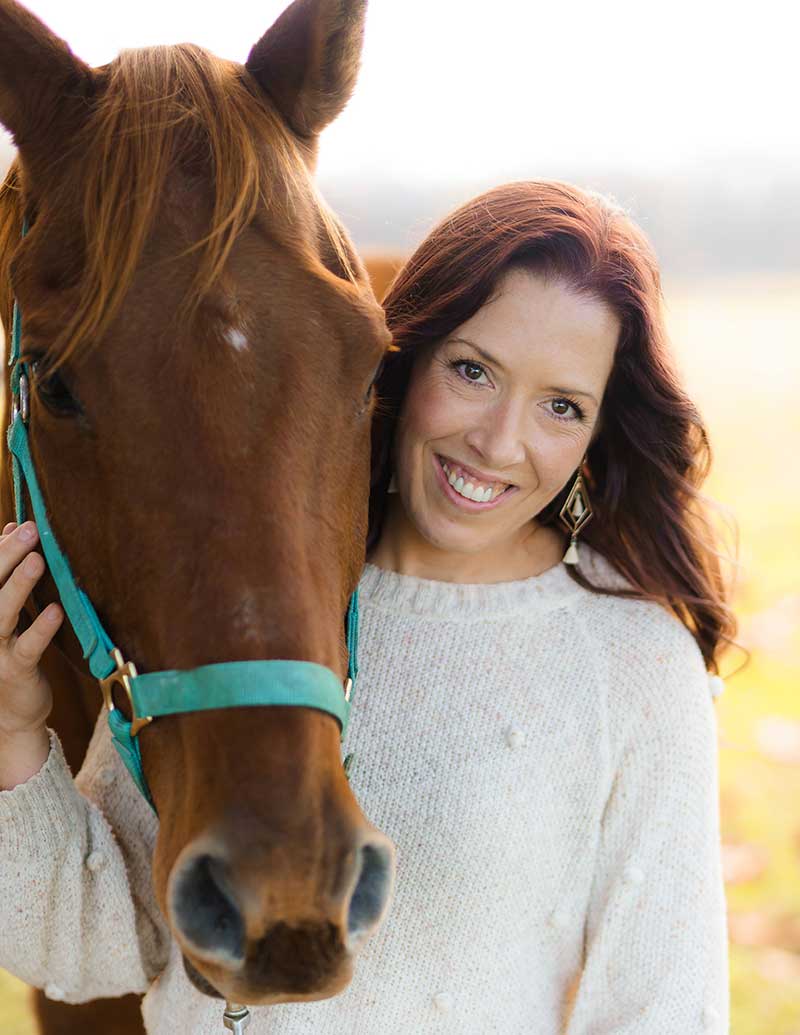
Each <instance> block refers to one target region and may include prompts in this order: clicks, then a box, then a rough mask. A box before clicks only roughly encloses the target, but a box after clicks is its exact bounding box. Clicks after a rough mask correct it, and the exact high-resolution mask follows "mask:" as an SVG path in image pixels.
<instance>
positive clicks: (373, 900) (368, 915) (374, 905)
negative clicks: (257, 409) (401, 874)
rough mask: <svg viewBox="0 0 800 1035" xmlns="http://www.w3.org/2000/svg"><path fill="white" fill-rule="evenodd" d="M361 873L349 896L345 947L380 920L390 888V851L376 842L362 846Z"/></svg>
mask: <svg viewBox="0 0 800 1035" xmlns="http://www.w3.org/2000/svg"><path fill="white" fill-rule="evenodd" d="M360 857H361V873H360V874H359V877H358V881H357V883H356V886H355V890H354V891H353V895H352V898H351V899H350V909H349V912H348V916H347V935H348V946H349V948H351V949H354V948H356V946H357V945H358V944H359V942H361V941H362V940H363V939H364V938H365V937H366V936H367V935H368V934H369V933H370V932H371V931H372V930H373V929H374V928H375V927H377V925H378V923H379V922H380V920H381V917H382V916H383V914H384V912H385V911H386V907H387V905H388V903H389V895H390V893H391V889H392V874H393V854H392V852H391V850H390V849H389V848H388V847H386V846H385V845H382V844H380V843H378V844H365V845H362V847H361V852H360Z"/></svg>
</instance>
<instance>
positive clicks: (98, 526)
mask: <svg viewBox="0 0 800 1035" xmlns="http://www.w3.org/2000/svg"><path fill="white" fill-rule="evenodd" d="M365 4H366V0H296V2H295V3H294V4H292V6H291V7H289V8H288V9H287V10H286V11H285V12H284V14H283V15H282V16H281V17H280V18H279V19H278V21H277V22H276V23H275V25H274V26H273V27H272V28H271V29H270V30H269V31H268V32H267V33H266V34H265V35H264V36H263V37H262V39H261V40H260V41H259V42H257V43H256V45H255V46H254V47H253V50H252V51H251V53H250V57H249V58H248V60H247V62H246V64H245V65H244V66H242V65H239V64H237V63H235V62H231V61H225V60H221V59H219V58H216V57H214V56H213V55H211V54H209V53H208V52H206V51H205V50H203V49H201V48H199V47H196V46H192V45H188V44H182V45H179V46H170V47H154V48H148V49H144V50H137V51H124V52H123V53H122V54H120V56H119V57H118V58H117V59H115V60H114V61H113V62H111V63H110V64H108V65H106V66H103V67H101V68H90V67H89V66H87V65H86V64H84V63H83V62H82V61H80V60H79V59H78V58H77V57H75V56H74V55H73V54H72V53H71V51H70V50H69V48H68V47H67V45H66V44H65V43H64V42H63V41H62V40H60V39H59V38H58V37H57V36H55V35H54V34H53V33H52V32H51V31H50V30H49V29H48V28H47V27H46V26H45V25H43V24H42V23H41V22H40V21H39V20H38V19H36V18H35V17H34V16H33V15H32V14H30V13H29V12H28V11H27V10H26V9H25V8H23V7H22V6H21V5H19V4H18V3H16V2H14V0H0V122H2V124H3V125H5V126H6V127H7V128H8V129H9V130H10V131H11V133H12V134H13V136H14V138H15V142H16V144H17V148H18V159H17V161H16V162H15V164H14V166H13V167H12V169H11V171H10V172H9V175H8V177H7V179H6V183H5V184H4V186H3V189H2V192H0V311H1V312H2V317H3V322H4V327H5V330H6V333H7V335H8V334H9V333H10V320H11V312H12V304H13V299H14V297H16V299H17V301H18V303H19V306H20V309H21V312H22V314H23V324H22V326H23V334H22V353H23V357H27V359H28V361H29V362H30V363H32V364H33V363H35V367H34V369H35V371H36V373H35V376H34V377H33V383H32V386H31V399H30V412H29V428H28V433H29V440H30V449H31V453H32V456H33V458H34V462H35V465H36V469H37V473H38V477H39V482H40V485H41V489H42V493H43V495H44V499H45V501H46V503H47V506H48V513H49V517H50V521H51V524H52V527H53V531H54V533H55V535H56V537H57V539H58V541H59V543H60V545H61V547H62V548H63V549H64V551H65V553H66V555H67V557H68V558H69V561H70V563H71V566H72V570H73V571H74V572H75V575H76V578H77V579H78V581H79V584H80V586H81V587H82V588H83V589H84V590H85V591H86V593H87V594H88V595H89V597H90V598H91V600H92V602H93V603H94V605H95V607H96V608H97V610H98V613H99V614H100V616H101V618H102V621H103V623H104V625H105V626H106V628H107V629H108V630H109V632H110V634H111V637H112V639H113V640H114V642H115V643H117V644H121V645H124V650H125V654H126V656H127V657H130V658H132V659H133V660H134V661H135V662H136V665H137V667H138V669H139V671H140V672H152V671H157V670H165V669H192V668H195V667H197V666H202V665H210V664H215V663H220V662H232V661H250V660H256V659H272V658H281V659H296V660H298V661H305V662H309V661H310V662H315V663H317V664H319V665H322V666H325V667H326V668H327V669H330V670H332V671H333V672H334V673H335V674H336V675H337V677H338V678H339V679H340V680H341V681H342V682H343V681H344V679H345V676H346V673H347V662H348V656H347V646H346V643H345V637H344V621H343V618H344V614H345V610H346V608H347V603H348V600H349V598H350V595H351V593H352V592H353V590H354V588H355V586H356V584H357V581H358V577H359V574H360V571H361V568H362V565H363V562H364V542H365V536H366V520H367V502H368V488H369V431H370V418H371V411H372V382H373V380H374V377H375V374H376V369H377V367H378V365H379V363H380V360H381V357H382V355H383V353H384V352H385V350H386V348H387V345H388V343H389V335H388V332H387V330H386V327H385V323H384V320H383V313H382V311H381V309H380V307H379V306H378V304H377V302H376V300H375V297H374V294H373V292H372V289H371V287H370V285H369V281H368V279H367V277H366V274H365V271H364V269H363V266H362V264H361V263H360V261H359V259H358V258H357V256H356V255H355V253H354V250H353V248H352V246H351V245H350V242H349V241H348V239H347V236H346V234H345V233H344V231H343V230H342V228H341V226H340V225H339V224H338V222H337V221H336V219H335V218H334V217H333V215H332V214H331V213H330V212H329V210H328V209H327V208H326V207H325V205H324V203H323V202H322V201H321V199H320V198H319V195H318V194H317V191H316V188H315V186H314V183H313V178H312V177H313V169H314V165H315V159H316V152H317V139H318V134H319V133H320V131H321V130H322V129H323V128H324V126H325V125H327V124H328V123H329V122H330V121H331V120H332V119H333V118H335V117H336V115H337V114H338V113H339V112H340V111H341V109H342V108H343V107H344V105H345V104H346V102H347V100H348V98H349V96H350V94H351V91H352V88H353V86H354V82H355V77H356V72H357V66H358V63H359V57H360V49H361V40H362V35H363V23H364V14H365ZM23 218H24V219H25V220H26V221H27V223H28V224H29V226H30V230H29V232H28V233H27V235H26V236H24V237H23V236H22V225H23ZM7 403H8V395H7V389H6V405H7ZM0 487H1V488H2V514H0V520H1V521H2V523H5V522H6V521H9V520H12V519H13V517H14V514H13V495H12V492H11V486H10V477H9V464H8V456H7V454H6V456H5V463H4V465H3V479H2V485H1V486H0ZM27 512H28V514H29V515H30V513H31V511H30V507H28V511H27ZM34 598H35V599H34ZM56 598H57V591H56V588H55V585H54V583H53V582H52V580H51V579H50V577H49V574H48V575H46V576H45V577H44V578H43V580H42V581H41V582H40V584H39V585H38V586H37V590H36V592H35V594H34V595H33V597H32V598H31V600H29V602H28V605H27V607H26V609H27V611H28V613H29V615H35V614H36V613H37V612H38V611H39V610H41V609H42V608H43V607H45V606H46V604H47V603H48V602H50V601H51V600H54V599H56ZM43 664H44V667H45V671H46V674H47V675H48V677H49V679H50V682H51V684H52V686H53V688H54V697H55V703H54V710H53V713H52V717H51V720H50V721H51V724H52V725H53V726H54V727H55V729H56V730H57V731H58V732H59V734H60V735H61V736H62V738H63V741H64V744H65V747H66V749H67V755H68V761H69V762H70V765H71V766H72V768H73V771H75V770H77V768H78V767H79V765H80V763H81V761H82V757H83V753H84V751H85V747H86V744H87V743H88V739H89V736H90V733H91V731H92V728H93V726H94V723H95V719H96V716H97V711H98V701H99V696H98V690H97V683H96V681H95V680H93V679H92V677H91V676H90V675H89V673H88V670H87V668H86V663H85V662H84V660H83V657H82V651H81V648H80V644H79V643H78V640H77V638H76V637H75V635H74V633H73V632H72V629H71V628H70V627H69V625H68V623H66V622H65V623H64V624H63V625H62V627H61V629H60V630H59V632H58V634H57V636H56V638H55V640H54V642H53V644H52V645H51V647H50V648H49V649H48V651H47V653H46V656H45V659H44V662H43ZM139 742H140V747H141V755H142V760H143V767H144V773H145V776H146V780H147V784H148V785H149V788H150V791H151V794H152V798H153V801H154V803H155V805H156V807H157V811H158V816H159V820H160V825H159V830H158V836H157V840H156V844H155V850H154V854H153V860H152V862H153V879H154V890H155V894H156V899H157V901H158V905H159V908H160V911H161V913H162V914H163V923H164V925H165V931H167V933H168V936H171V937H174V938H175V939H177V941H178V943H179V945H180V947H181V950H182V952H183V954H184V958H185V960H186V961H187V972H188V973H189V974H190V976H192V977H193V980H195V982H196V984H197V985H198V987H199V988H201V990H202V991H205V992H207V993H208V994H216V995H219V996H221V997H225V998H229V999H232V1000H237V1001H239V1002H245V1003H249V1004H251V1005H256V1004H269V1003H278V1002H290V1001H302V1000H312V999H322V998H326V997H329V996H331V995H335V994H337V993H339V992H341V991H342V990H343V989H344V988H345V987H346V985H347V984H348V982H349V980H350V978H351V976H352V967H353V962H354V957H355V954H356V952H357V949H358V947H359V946H360V945H361V944H362V943H363V941H364V940H365V939H366V937H368V936H369V934H371V933H372V932H373V931H374V930H375V928H376V927H377V926H378V925H379V923H380V921H381V920H382V918H383V916H384V915H385V910H386V908H387V903H388V899H389V897H390V891H391V882H392V876H393V868H394V854H393V846H392V845H391V843H390V842H389V841H388V839H387V838H386V837H385V836H384V835H383V834H381V833H380V832H379V831H377V830H376V829H375V828H374V827H373V826H372V825H371V824H370V823H368V821H367V820H366V819H365V817H364V816H363V814H362V813H361V810H360V809H359V807H358V805H357V803H356V801H355V799H354V797H353V795H352V792H351V791H350V788H349V785H348V782H347V779H346V776H345V773H344V772H343V769H342V763H341V748H340V728H339V726H338V724H337V722H336V721H335V719H334V718H333V717H332V716H331V715H329V714H327V713H326V712H324V711H321V710H316V709H314V708H308V707H291V706H278V705H276V706H271V707H258V708H242V707H233V708H228V709H225V710H214V711H203V712H191V713H187V714H181V715H170V716H165V717H160V718H158V719H157V720H156V721H154V722H153V723H152V724H151V725H149V726H147V727H146V728H144V729H143V730H142V731H141V733H140V734H139ZM209 843H210V844H212V845H213V852H214V855H215V862H216V863H217V864H218V865H219V867H221V868H222V869H223V870H224V872H225V874H226V883H227V885H228V888H229V892H228V896H229V897H228V898H227V899H226V898H225V895H224V894H223V893H222V892H221V891H217V892H216V894H217V895H218V896H219V897H221V898H223V899H225V901H226V908H227V909H231V908H234V909H236V910H238V911H240V913H241V914H242V915H241V916H239V917H237V920H240V921H241V926H242V928H243V929H244V930H245V931H246V932H247V933H246V936H245V939H244V945H243V947H242V951H241V953H239V954H238V955H236V957H235V958H234V957H232V956H231V954H230V953H229V952H226V951H224V950H226V949H227V946H219V950H220V951H216V949H217V946H216V945H215V944H214V942H213V938H214V937H215V934H214V930H213V927H214V925H213V923H212V922H211V921H209V925H210V926H209V930H207V931H203V932H202V939H201V940H200V942H198V940H197V938H196V931H195V930H194V928H193V929H192V930H191V931H190V930H187V929H185V926H184V923H183V918H184V917H185V916H186V915H187V913H189V912H191V908H192V900H193V897H194V899H196V900H197V901H201V900H203V899H204V897H205V896H207V895H208V894H209V890H210V891H211V892H214V891H215V889H213V888H212V889H209V887H208V881H209V879H210V880H211V881H212V883H213V880H214V878H213V876H211V877H210V878H209V874H210V873H211V872H212V871H211V869H210V868H209V867H207V866H206V867H205V868H202V867H199V866H198V865H197V860H198V859H200V858H205V857H206V856H202V855H201V853H203V852H208V850H209V849H208V847H207V846H208V845H209ZM204 846H205V847H204ZM193 867H194V869H193ZM195 869H196V870H197V880H196V881H195ZM201 871H202V872H201ZM176 873H179V874H180V876H181V880H180V881H177V882H176V881H175V876H176ZM168 884H169V885H170V887H171V888H174V887H176V886H179V887H180V888H181V894H182V895H183V897H184V899H185V901H183V902H182V903H181V907H182V908H181V909H176V908H175V903H174V901H172V899H171V898H170V895H168V892H167V888H168ZM362 889H368V893H362V894H360V895H359V891H362ZM240 892H241V893H240ZM245 892H246V893H245ZM231 896H232V898H233V899H235V905H232V903H231V901H230V897H231ZM356 896H358V900H359V908H358V910H357V912H358V918H359V919H358V924H357V925H356V926H354V923H353V919H352V915H351V909H350V907H351V904H352V903H353V902H354V898H355V897H356ZM173 897H174V896H173ZM365 899H368V900H369V903H370V907H369V908H368V909H365V908H364V900H365ZM245 903H246V904H245ZM194 926H195V927H196V926H197V925H196V924H195V925H194ZM75 951H76V952H80V951H81V948H80V943H79V942H77V943H76V947H75ZM267 957H269V959H270V960H271V965H270V966H265V965H264V960H265V959H266V958H267ZM124 991H126V990H125V989H124V988H117V987H115V985H114V974H113V971H112V972H110V973H109V987H108V994H109V996H115V995H120V994H121V993H122V992H124ZM104 1004H105V1005H103V1004H98V1005H97V1007H95V1006H94V1005H93V1004H90V1005H88V1006H84V1007H66V1006H63V1005H57V1004H52V1003H51V1004H48V1006H47V1008H46V1010H45V1009H44V1007H43V1008H42V1009H43V1012H42V1014H41V1016H42V1018H43V1023H44V1026H45V1030H46V1031H47V1032H48V1035H54V1033H55V1032H57V1031H67V1030H69V1031H71V1032H74V1031H77V1030H81V1031H86V1032H90V1031H99V1030H103V1031H114V1032H115V1035H122V1033H123V1032H127V1031H131V1032H133V1031H141V1021H140V1019H139V1018H138V1017H137V1016H136V1012H134V1013H133V1014H131V1011H130V1010H125V1009H124V1008H123V1005H122V1000H119V1001H115V1002H105V1001H104ZM93 1010H94V1011H95V1012H94V1013H92V1011H93ZM93 1018H94V1019H93ZM98 1018H100V1019H99V1020H98ZM126 1025H128V1027H126Z"/></svg>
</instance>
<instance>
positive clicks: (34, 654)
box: [12, 604, 64, 671]
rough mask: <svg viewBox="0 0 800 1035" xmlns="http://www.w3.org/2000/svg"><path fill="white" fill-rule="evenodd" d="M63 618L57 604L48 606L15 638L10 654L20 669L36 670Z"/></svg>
mask: <svg viewBox="0 0 800 1035" xmlns="http://www.w3.org/2000/svg"><path fill="white" fill-rule="evenodd" d="M63 618H64V611H63V609H62V608H61V607H60V606H59V605H58V604H48V605H47V607H46V608H45V609H44V611H42V613H41V614H40V615H37V616H36V619H35V621H34V622H33V624H32V625H31V626H30V627H29V628H28V629H26V630H25V632H24V633H22V634H21V635H20V636H18V637H17V642H16V643H15V644H14V647H13V651H12V653H13V654H14V660H15V661H16V662H17V664H18V665H19V666H20V668H21V669H23V670H28V671H32V670H33V669H35V668H36V666H37V665H38V664H39V662H40V661H41V659H42V654H44V652H45V648H46V647H47V646H48V644H49V643H50V641H51V640H52V638H53V637H54V636H55V634H56V630H57V629H58V627H59V626H60V625H61V622H62V620H63Z"/></svg>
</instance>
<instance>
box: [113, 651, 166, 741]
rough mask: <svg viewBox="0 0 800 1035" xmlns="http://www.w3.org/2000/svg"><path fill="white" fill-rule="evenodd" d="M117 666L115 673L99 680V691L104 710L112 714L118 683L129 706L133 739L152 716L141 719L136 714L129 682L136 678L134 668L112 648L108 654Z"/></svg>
mask: <svg viewBox="0 0 800 1035" xmlns="http://www.w3.org/2000/svg"><path fill="white" fill-rule="evenodd" d="M109 653H110V654H111V657H112V659H113V661H114V664H115V665H116V666H117V668H116V671H114V672H112V673H111V674H110V675H108V676H106V677H105V679H101V680H100V690H101V691H102V694H103V701H104V702H105V706H106V708H108V710H109V711H110V712H113V711H114V709H115V708H116V705H115V704H114V684H115V683H119V685H120V686H121V687H122V689H123V690H124V691H125V693H126V694H127V696H128V701H129V702H130V706H131V716H132V718H131V736H132V737H135V736H136V735H137V733H138V732H139V730H141V729H143V728H144V727H145V726H147V725H148V723H151V722H152V721H153V716H152V715H144V716H142V717H141V718H140V717H139V716H138V715H137V714H136V705H135V704H134V703H133V695H132V694H131V680H132V679H135V678H136V676H138V674H139V673H138V672H137V671H136V666H135V665H134V663H133V662H132V661H125V660H124V659H123V657H122V653H121V652H120V650H119V648H118V647H114V649H113V650H112V651H110V652H109Z"/></svg>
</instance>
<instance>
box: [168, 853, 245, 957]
mask: <svg viewBox="0 0 800 1035" xmlns="http://www.w3.org/2000/svg"><path fill="white" fill-rule="evenodd" d="M172 913H173V918H174V922H175V924H176V926H177V928H178V930H179V931H180V933H181V934H182V935H183V937H184V938H185V939H186V941H187V942H188V943H189V945H191V946H192V947H193V948H195V949H196V950H197V951H198V952H199V953H200V955H203V956H211V957H214V958H216V959H217V960H219V961H220V962H227V963H229V964H232V965H236V964H241V963H243V962H244V958H245V926H244V917H243V915H242V912H241V910H240V909H239V906H238V903H237V901H236V894H235V892H234V890H233V885H232V881H231V877H230V867H229V866H228V864H227V863H226V861H225V860H224V859H223V858H221V857H220V856H218V855H209V854H208V853H203V854H200V855H195V856H190V857H189V858H188V859H186V861H185V862H184V863H183V864H182V865H181V866H180V869H179V870H178V872H177V873H176V874H175V877H174V884H173V891H172Z"/></svg>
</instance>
